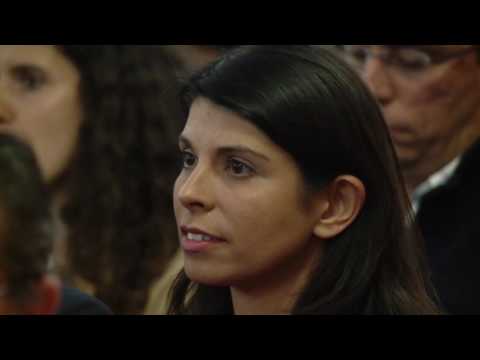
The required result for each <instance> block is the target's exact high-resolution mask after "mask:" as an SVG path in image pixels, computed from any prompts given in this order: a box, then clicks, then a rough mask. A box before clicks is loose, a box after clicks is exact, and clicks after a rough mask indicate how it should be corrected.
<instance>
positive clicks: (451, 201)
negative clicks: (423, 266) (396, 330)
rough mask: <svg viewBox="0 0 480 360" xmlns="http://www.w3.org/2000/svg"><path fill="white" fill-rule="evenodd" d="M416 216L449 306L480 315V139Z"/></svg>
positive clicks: (443, 298) (446, 307) (435, 277)
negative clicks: (447, 180) (448, 179)
mask: <svg viewBox="0 0 480 360" xmlns="http://www.w3.org/2000/svg"><path fill="white" fill-rule="evenodd" d="M417 219H418V223H419V225H420V228H421V229H422V232H423V236H424V237H425V241H426V247H427V257H428V260H429V263H430V267H431V270H432V273H433V283H434V285H435V287H436V289H437V292H438V295H439V297H440V300H441V302H442V305H443V307H444V310H445V311H447V313H449V314H453V315H457V314H458V315H470V314H475V315H477V314H480V142H479V143H477V144H476V145H475V146H474V147H473V148H472V149H471V150H470V151H469V152H468V153H467V154H466V155H465V156H464V157H463V159H462V162H461V164H460V166H459V168H458V169H457V172H456V173H455V175H454V176H453V177H452V178H451V179H450V181H449V182H448V183H447V184H446V185H445V186H442V187H440V188H438V189H435V190H434V191H432V192H431V193H429V194H427V195H426V196H425V197H424V199H423V200H422V205H421V207H420V211H419V213H418V216H417Z"/></svg>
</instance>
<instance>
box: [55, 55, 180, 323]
mask: <svg viewBox="0 0 480 360" xmlns="http://www.w3.org/2000/svg"><path fill="white" fill-rule="evenodd" d="M57 46H58V48H59V49H60V50H61V51H62V52H63V54H65V56H66V57H67V58H68V59H69V60H70V61H71V62H72V63H73V64H74V65H75V66H76V67H77V69H78V71H79V72H80V75H81V96H82V101H83V107H84V119H83V125H82V127H81V130H80V140H79V143H78V146H77V149H76V152H75V154H74V159H73V161H72V163H71V166H70V167H69V168H68V169H67V171H66V173H65V175H64V176H63V178H62V184H61V185H62V189H64V190H65V191H66V193H67V195H68V202H67V205H66V207H65V209H64V211H63V217H64V221H65V223H66V224H67V225H68V235H69V236H68V251H69V261H70V266H71V269H70V272H71V275H75V276H80V277H82V278H84V279H86V280H88V281H89V282H91V283H92V284H93V285H94V287H95V291H96V292H95V296H96V297H98V298H99V299H101V300H103V301H104V302H105V303H106V304H108V305H109V306H110V307H111V308H112V309H113V311H114V312H115V313H119V314H124V313H141V312H142V311H143V310H144V306H145V304H146V301H147V297H148V293H149V290H150V287H151V285H152V282H153V281H154V280H155V279H156V278H157V277H158V276H159V275H161V274H162V272H163V271H164V269H165V267H166V266H167V263H168V262H169V260H170V259H171V257H172V255H173V254H174V253H175V252H176V250H177V248H178V244H177V240H176V238H177V236H176V230H175V225H174V217H173V210H172V205H171V204H172V199H171V188H172V186H173V185H172V184H173V181H174V177H175V175H176V173H177V163H176V151H175V150H176V143H177V142H176V141H177V140H176V138H177V136H178V133H179V131H180V123H179V120H180V109H179V104H178V90H177V83H176V79H175V76H174V74H173V71H172V67H171V62H170V59H169V58H168V56H167V55H166V54H165V52H164V50H163V49H162V47H161V46H153V45H152V46H143V45H137V46H135V45H57Z"/></svg>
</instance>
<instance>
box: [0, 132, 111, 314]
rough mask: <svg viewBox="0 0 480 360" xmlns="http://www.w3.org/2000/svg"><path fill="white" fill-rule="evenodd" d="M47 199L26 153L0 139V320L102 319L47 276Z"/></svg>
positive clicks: (89, 302)
mask: <svg viewBox="0 0 480 360" xmlns="http://www.w3.org/2000/svg"><path fill="white" fill-rule="evenodd" d="M53 241H54V227H53V218H52V215H51V208H50V195H49V193H48V190H47V186H46V184H45V182H44V180H43V178H42V173H41V170H40V168H39V166H38V164H37V161H36V159H35V156H34V154H33V152H32V150H31V148H30V147H29V146H28V145H27V144H25V143H24V142H22V141H21V140H19V139H17V138H16V137H13V136H11V135H8V134H0V314H3V315H54V314H59V315H107V314H111V312H110V310H109V309H108V308H107V307H106V306H105V305H104V304H102V303H101V302H99V301H98V300H96V299H93V298H91V297H89V296H87V295H86V294H83V293H81V292H80V291H78V290H75V289H70V288H65V287H62V286H61V285H60V281H59V280H58V278H57V277H56V276H54V275H53V274H51V272H50V269H49V263H50V262H51V256H52V253H53Z"/></svg>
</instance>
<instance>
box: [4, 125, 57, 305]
mask: <svg viewBox="0 0 480 360" xmlns="http://www.w3.org/2000/svg"><path fill="white" fill-rule="evenodd" d="M52 247H53V228H52V217H51V214H50V198H49V194H48V190H47V186H46V184H45V183H44V181H43V178H42V173H41V171H40V168H39V166H38V164H37V161H36V159H35V156H34V154H33V151H32V150H31V148H30V147H29V146H28V145H26V144H25V143H24V142H22V141H20V140H18V139H17V138H15V137H13V136H10V135H7V134H0V264H1V267H2V270H3V271H4V272H5V273H6V275H7V276H6V278H7V287H8V288H7V296H8V297H10V298H11V299H12V300H13V301H15V302H16V303H17V304H21V303H23V302H26V301H29V300H31V297H32V294H33V292H32V287H33V286H34V285H35V283H36V282H38V281H39V280H40V279H41V278H42V276H44V275H45V274H46V273H47V270H48V263H49V260H50V256H51V254H52Z"/></svg>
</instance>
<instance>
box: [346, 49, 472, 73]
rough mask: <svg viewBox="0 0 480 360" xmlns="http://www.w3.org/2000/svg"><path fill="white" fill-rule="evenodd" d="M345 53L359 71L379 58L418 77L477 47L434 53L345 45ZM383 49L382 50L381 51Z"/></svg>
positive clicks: (421, 50) (403, 71)
mask: <svg viewBox="0 0 480 360" xmlns="http://www.w3.org/2000/svg"><path fill="white" fill-rule="evenodd" d="M341 48H342V50H343V53H344V54H345V55H346V57H347V60H349V61H350V62H351V64H352V65H353V66H354V67H355V68H357V69H358V70H360V71H362V70H364V67H365V65H366V64H367V62H368V61H369V60H370V59H372V58H379V59H381V60H382V61H383V62H384V63H385V64H388V65H391V66H392V67H394V68H396V69H397V70H399V71H400V72H401V73H403V74H406V75H416V74H420V73H423V72H425V71H426V70H428V69H430V68H432V67H433V66H435V65H439V64H443V63H446V62H448V61H450V60H453V59H456V58H460V57H462V56H465V55H467V54H469V53H471V52H473V51H477V47H475V46H470V47H468V48H465V49H463V50H460V51H456V52H450V53H440V52H434V51H430V50H427V49H420V48H416V47H411V46H400V45H399V46H377V47H376V48H378V51H376V53H374V48H373V47H371V46H364V45H343V46H342V47H341ZM380 48H381V50H380Z"/></svg>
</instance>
